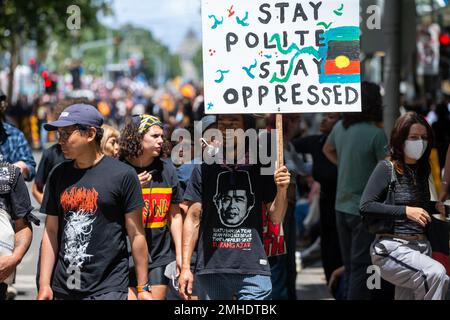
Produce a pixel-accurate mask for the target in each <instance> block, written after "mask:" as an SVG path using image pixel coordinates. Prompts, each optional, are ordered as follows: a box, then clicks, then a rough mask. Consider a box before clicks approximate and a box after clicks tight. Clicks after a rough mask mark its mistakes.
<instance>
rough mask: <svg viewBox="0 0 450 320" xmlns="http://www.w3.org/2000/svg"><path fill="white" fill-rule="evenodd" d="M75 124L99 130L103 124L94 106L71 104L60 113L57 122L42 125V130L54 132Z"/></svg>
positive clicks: (101, 117)
mask: <svg viewBox="0 0 450 320" xmlns="http://www.w3.org/2000/svg"><path fill="white" fill-rule="evenodd" d="M75 124H80V125H85V126H89V127H96V128H100V127H101V126H102V124H103V116H102V115H101V113H100V112H99V111H98V110H97V109H96V108H95V107H94V106H91V105H89V104H73V105H71V106H69V107H67V108H66V109H64V111H63V112H61V115H60V116H59V118H58V120H56V121H53V122H50V123H46V124H44V128H45V130H47V131H55V130H57V129H58V128H61V127H68V126H72V125H75Z"/></svg>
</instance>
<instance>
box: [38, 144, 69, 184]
mask: <svg viewBox="0 0 450 320" xmlns="http://www.w3.org/2000/svg"><path fill="white" fill-rule="evenodd" d="M64 161H67V160H66V158H64V155H63V153H62V150H61V146H60V145H59V144H58V143H57V144H54V145H52V146H51V147H50V148H48V149H45V150H44V152H43V153H42V158H41V161H40V162H39V167H38V169H37V171H36V177H35V178H34V182H35V183H36V184H37V185H39V186H40V187H43V186H44V185H45V183H46V182H47V179H48V176H49V175H50V173H51V172H52V169H53V168H54V167H56V166H57V165H58V164H60V163H61V162H64Z"/></svg>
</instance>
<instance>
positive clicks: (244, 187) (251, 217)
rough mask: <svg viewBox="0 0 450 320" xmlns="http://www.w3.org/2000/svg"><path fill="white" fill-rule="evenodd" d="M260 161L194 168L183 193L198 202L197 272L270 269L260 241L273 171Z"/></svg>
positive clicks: (270, 197)
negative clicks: (263, 171) (267, 170)
mask: <svg viewBox="0 0 450 320" xmlns="http://www.w3.org/2000/svg"><path fill="white" fill-rule="evenodd" d="M260 169H261V166H259V165H241V166H225V165H218V164H213V165H207V164H202V165H198V166H196V167H195V168H194V171H193V172H192V176H191V179H190V182H189V185H188V187H187V189H186V192H185V193H184V199H185V200H187V201H193V202H200V203H201V204H202V217H201V226H200V235H199V240H198V253H197V265H196V272H197V274H199V275H201V274H212V273H233V274H260V275H270V266H269V263H268V261H267V256H266V253H265V251H264V245H263V241H262V239H263V237H262V233H263V216H262V208H263V205H266V204H267V203H269V202H272V201H273V200H274V198H275V195H276V185H275V182H274V180H273V175H261V171H260Z"/></svg>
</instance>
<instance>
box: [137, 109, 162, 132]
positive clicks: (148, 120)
mask: <svg viewBox="0 0 450 320" xmlns="http://www.w3.org/2000/svg"><path fill="white" fill-rule="evenodd" d="M139 120H140V121H139V133H145V132H147V131H148V129H150V127H151V126H159V127H161V128H163V124H162V122H161V120H159V118H158V117H155V116H151V115H148V114H141V115H140V116H139Z"/></svg>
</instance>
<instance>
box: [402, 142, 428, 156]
mask: <svg viewBox="0 0 450 320" xmlns="http://www.w3.org/2000/svg"><path fill="white" fill-rule="evenodd" d="M427 146H428V141H427V140H406V141H405V150H404V151H405V155H406V156H407V157H408V158H411V159H414V160H419V159H420V158H421V157H422V156H423V154H424V153H425V150H426V149H427Z"/></svg>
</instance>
